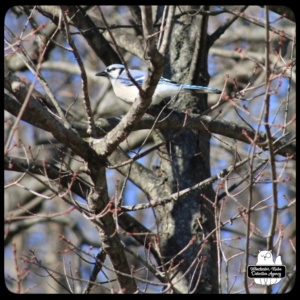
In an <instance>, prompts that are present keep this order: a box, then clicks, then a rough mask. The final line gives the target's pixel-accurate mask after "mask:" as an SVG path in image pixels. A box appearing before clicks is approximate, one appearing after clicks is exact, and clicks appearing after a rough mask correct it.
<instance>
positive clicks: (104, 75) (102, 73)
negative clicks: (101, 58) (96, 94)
mask: <svg viewBox="0 0 300 300" xmlns="http://www.w3.org/2000/svg"><path fill="white" fill-rule="evenodd" d="M95 76H103V77H108V74H107V73H106V72H105V71H102V72H99V73H96V74H95Z"/></svg>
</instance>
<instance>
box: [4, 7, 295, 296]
mask: <svg viewBox="0 0 300 300" xmlns="http://www.w3.org/2000/svg"><path fill="white" fill-rule="evenodd" d="M4 34H5V70H4V75H5V101H4V103H5V110H6V112H5V127H4V132H5V150H4V166H5V170H6V172H5V187H6V190H5V245H6V247H5V274H6V285H7V287H8V289H9V290H11V291H13V292H16V293H25V292H30V293H48V292H50V293H53V292H58V293H108V292H117V293H136V292H139V293H150V292H151V293H238V292H239V293H245V292H246V293H257V292H259V293H260V292H263V291H264V290H265V291H266V292H268V293H272V292H273V293H274V292H278V293H282V292H286V291H288V290H289V289H290V288H291V287H292V286H293V282H294V278H295V270H294V268H295V246H294V245H295V209H294V207H295V160H296V152H295V151H296V150H295V141H296V138H295V113H294V111H295V74H294V72H295V20H294V15H293V13H292V12H291V11H290V10H289V9H288V8H287V7H276V6H275V7H273V6H271V7H259V6H250V7H247V6H242V7H232V6H230V7H227V6H201V7H199V6H176V7H175V6H153V7H152V6H109V7H98V6H96V7H95V6H61V7H59V6H16V7H13V8H11V9H10V10H9V11H8V12H7V14H6V18H5V32H4ZM113 63H122V64H124V65H125V66H126V67H128V68H131V69H134V68H139V69H143V70H145V71H147V73H148V76H147V78H146V80H145V82H144V84H143V86H142V88H141V90H140V95H139V97H138V98H137V99H136V101H135V102H134V103H133V104H132V106H130V105H128V104H126V103H124V102H122V101H121V100H119V99H117V98H116V96H115V95H114V93H113V91H112V89H111V85H110V83H109V82H108V80H106V79H101V78H100V79H99V77H96V76H95V73H97V72H99V71H101V70H103V69H104V68H105V66H108V65H110V64H113ZM162 75H163V76H164V77H166V78H169V79H171V80H175V81H178V82H183V83H188V84H189V83H191V84H196V85H208V84H209V86H212V87H216V88H219V89H223V93H222V95H221V96H220V95H209V97H207V95H206V94H201V95H194V94H185V95H178V97H175V98H174V99H169V100H170V101H169V102H168V101H163V102H162V103H161V104H160V105H157V106H151V107H150V103H151V96H152V94H153V92H154V90H155V87H156V84H157V82H158V80H159V78H160V77H161V76H162ZM211 76H212V78H211V80H210V77H211ZM95 229H96V230H95ZM259 250H272V252H273V254H274V259H275V257H276V256H278V255H281V256H282V262H283V264H284V265H286V271H287V275H286V278H285V279H283V280H282V281H281V282H280V283H279V284H277V285H274V286H268V287H263V286H260V285H257V284H255V283H254V281H253V280H252V279H249V278H247V273H246V267H247V265H249V264H256V262H257V254H258V252H259Z"/></svg>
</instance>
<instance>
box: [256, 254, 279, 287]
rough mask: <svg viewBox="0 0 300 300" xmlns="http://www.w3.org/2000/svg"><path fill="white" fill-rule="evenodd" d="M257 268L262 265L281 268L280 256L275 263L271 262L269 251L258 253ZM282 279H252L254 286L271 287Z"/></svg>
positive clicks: (271, 257)
mask: <svg viewBox="0 0 300 300" xmlns="http://www.w3.org/2000/svg"><path fill="white" fill-rule="evenodd" d="M256 265H257V266H263V265H277V266H281V265H282V261H281V256H277V258H276V260H275V263H274V262H273V256H272V250H270V251H259V253H258V255H257V263H256ZM281 279H282V278H254V281H255V283H256V284H261V285H271V284H277V283H278V282H279V281H280V280H281Z"/></svg>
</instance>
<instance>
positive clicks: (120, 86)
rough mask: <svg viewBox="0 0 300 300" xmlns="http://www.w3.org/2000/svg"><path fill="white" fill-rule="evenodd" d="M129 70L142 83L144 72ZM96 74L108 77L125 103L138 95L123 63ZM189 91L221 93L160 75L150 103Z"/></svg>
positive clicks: (130, 101)
mask: <svg viewBox="0 0 300 300" xmlns="http://www.w3.org/2000/svg"><path fill="white" fill-rule="evenodd" d="M129 72H130V74H131V76H132V77H133V78H134V79H135V81H136V82H137V83H138V84H139V85H142V84H143V81H144V78H145V76H146V73H145V72H143V71H140V70H130V69H129ZM96 76H103V77H107V78H109V80H110V82H111V84H112V87H113V89H114V92H115V94H116V96H117V97H118V98H120V99H121V100H123V101H125V102H127V103H132V102H133V101H134V100H135V99H136V98H137V97H138V94H139V90H138V89H137V87H136V86H135V85H134V83H133V82H132V81H131V80H130V79H129V78H128V76H127V74H126V70H125V67H124V66H123V65H120V64H113V65H110V66H109V67H107V68H106V69H105V71H102V72H99V73H97V74H96ZM191 91H194V92H196V93H208V94H221V92H222V91H220V90H219V89H215V88H210V87H205V86H197V85H188V84H180V83H177V82H174V81H171V80H168V79H165V78H163V77H161V78H160V80H159V81H158V84H157V87H156V89H155V92H154V94H153V96H152V103H151V105H155V104H159V103H160V102H161V101H162V100H163V99H164V98H166V97H173V96H175V95H177V94H178V93H180V92H191Z"/></svg>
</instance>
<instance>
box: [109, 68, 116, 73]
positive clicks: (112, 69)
mask: <svg viewBox="0 0 300 300" xmlns="http://www.w3.org/2000/svg"><path fill="white" fill-rule="evenodd" d="M115 69H116V68H115V67H112V68H111V69H109V70H108V72H111V71H114V70H115Z"/></svg>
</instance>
